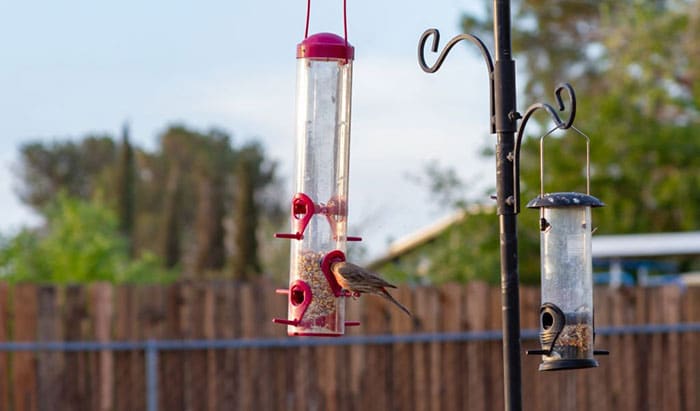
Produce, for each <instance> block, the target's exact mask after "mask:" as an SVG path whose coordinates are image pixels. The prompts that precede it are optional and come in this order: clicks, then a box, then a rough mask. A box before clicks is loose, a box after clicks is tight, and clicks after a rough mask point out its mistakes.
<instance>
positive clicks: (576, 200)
mask: <svg viewBox="0 0 700 411" xmlns="http://www.w3.org/2000/svg"><path fill="white" fill-rule="evenodd" d="M572 128H573V129H574V130H575V131H577V132H578V133H579V134H581V135H583V136H584V137H585V138H586V194H583V193H574V192H564V193H552V194H544V183H543V181H544V174H543V173H544V172H543V167H544V161H543V148H544V138H545V137H546V136H547V135H549V134H551V132H552V131H554V130H556V128H555V129H553V130H552V131H550V132H549V133H547V134H545V135H544V136H543V137H542V138H541V139H540V195H539V196H538V197H537V198H535V199H533V200H531V201H530V202H529V203H528V204H527V206H528V207H529V208H539V209H540V254H541V275H542V285H541V287H542V305H541V307H540V344H541V349H540V350H529V351H528V354H541V355H542V363H541V364H540V367H539V369H540V371H549V370H564V369H574V368H589V367H597V366H598V362H597V361H596V360H595V359H594V354H607V353H608V352H607V351H602V350H599V351H596V350H594V348H593V342H594V334H595V331H594V327H593V279H592V259H591V235H592V230H591V208H592V207H602V206H603V205H604V204H603V203H602V202H601V201H600V200H598V199H597V198H595V197H593V196H591V195H590V159H589V139H588V137H587V136H586V135H585V134H583V133H582V132H581V131H580V130H578V129H576V127H572Z"/></svg>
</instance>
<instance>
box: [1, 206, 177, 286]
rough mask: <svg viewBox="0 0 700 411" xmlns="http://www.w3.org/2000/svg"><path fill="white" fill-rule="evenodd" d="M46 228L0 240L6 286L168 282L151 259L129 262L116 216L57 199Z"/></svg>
mask: <svg viewBox="0 0 700 411" xmlns="http://www.w3.org/2000/svg"><path fill="white" fill-rule="evenodd" d="M45 215H46V218H47V221H46V226H45V227H43V228H41V229H38V230H29V229H25V230H23V231H21V232H20V233H19V234H17V235H16V236H14V237H12V238H4V239H2V241H0V276H2V278H3V279H5V280H8V281H32V282H52V283H75V282H90V281H111V282H153V281H159V282H160V281H166V280H168V279H174V275H173V274H172V273H170V272H168V271H165V270H163V269H161V268H160V262H159V261H158V259H157V257H155V256H154V255H152V254H144V255H142V256H141V257H140V258H139V259H137V260H131V259H130V258H129V254H128V245H127V241H126V239H125V238H124V237H123V236H121V235H120V233H119V225H118V221H117V218H116V215H115V214H114V213H112V212H110V211H109V210H108V209H107V208H105V207H102V206H100V205H96V204H92V203H90V202H87V201H85V200H80V199H76V198H71V197H68V196H67V195H65V194H59V195H58V196H57V197H56V199H55V201H53V202H52V203H51V204H50V205H48V206H47V209H46V214H45Z"/></svg>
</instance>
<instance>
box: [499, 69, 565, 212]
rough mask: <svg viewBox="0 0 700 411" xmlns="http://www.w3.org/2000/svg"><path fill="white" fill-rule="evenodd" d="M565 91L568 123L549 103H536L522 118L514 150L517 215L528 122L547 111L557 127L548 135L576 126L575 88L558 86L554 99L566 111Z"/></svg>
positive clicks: (559, 107)
mask: <svg viewBox="0 0 700 411" xmlns="http://www.w3.org/2000/svg"><path fill="white" fill-rule="evenodd" d="M564 91H566V94H567V95H568V97H569V104H568V105H569V117H567V119H566V121H563V120H562V119H561V117H559V114H558V113H557V110H556V109H555V108H554V107H552V106H551V105H549V104H547V103H535V104H533V105H531V106H530V107H528V109H527V111H526V112H525V114H524V115H523V117H522V121H521V123H520V125H519V126H518V132H517V134H516V137H515V147H514V148H513V178H514V187H515V193H514V194H515V204H514V207H515V213H516V214H517V213H518V212H519V211H520V147H521V144H522V139H523V133H524V132H525V127H526V126H527V122H528V121H529V120H530V117H532V115H533V114H535V112H536V111H537V110H545V111H546V112H547V113H548V114H549V115H550V117H551V118H552V121H554V125H555V126H554V128H553V129H552V130H550V131H549V132H548V133H547V134H550V133H551V132H553V131H554V130H557V129H561V130H566V129H569V128H571V127H572V126H573V124H574V119H575V118H576V93H575V92H574V88H573V87H571V84H569V83H563V84H560V85H558V86H557V88H556V89H555V90H554V97H555V99H556V101H557V107H558V109H559V111H560V112H563V111H565V110H566V104H564V98H563V97H562V94H563V93H564ZM574 129H575V128H574ZM577 131H578V130H577Z"/></svg>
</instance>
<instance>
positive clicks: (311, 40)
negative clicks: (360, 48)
mask: <svg viewBox="0 0 700 411" xmlns="http://www.w3.org/2000/svg"><path fill="white" fill-rule="evenodd" d="M297 58H298V59H301V58H320V59H344V60H353V59H354V58H355V48H354V47H353V46H351V45H350V43H348V42H346V41H345V39H344V38H342V37H340V36H338V35H335V34H333V33H317V34H314V35H311V36H309V37H307V38H305V39H304V41H302V42H301V43H299V44H298V45H297Z"/></svg>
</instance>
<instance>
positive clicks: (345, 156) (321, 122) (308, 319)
mask: <svg viewBox="0 0 700 411" xmlns="http://www.w3.org/2000/svg"><path fill="white" fill-rule="evenodd" d="M345 27H346V29H345V38H343V37H340V36H337V35H335V34H331V33H318V34H314V35H312V36H308V14H307V22H306V33H305V38H304V41H302V42H301V43H300V44H299V45H298V46H297V61H298V64H297V89H296V105H297V119H296V151H297V154H296V165H297V167H296V188H295V189H296V194H295V195H294V197H293V198H292V204H291V229H292V232H291V233H279V234H276V237H277V238H287V239H290V240H291V241H292V245H291V258H290V276H289V288H288V289H281V290H277V292H278V293H281V294H287V295H288V296H289V310H288V319H279V318H276V319H274V320H273V321H274V322H276V323H280V324H287V326H288V328H287V332H288V334H289V335H306V336H340V335H343V334H344V333H345V327H346V326H350V325H358V324H359V323H357V322H346V321H345V297H346V296H347V295H346V292H345V291H344V290H343V289H342V288H341V287H340V285H338V283H337V282H336V280H335V277H334V276H333V274H332V273H331V272H330V265H331V264H332V263H333V262H334V261H345V250H346V242H347V241H359V240H361V239H360V238H359V237H348V236H347V216H348V171H349V159H350V106H351V86H352V61H353V58H354V51H355V50H354V48H353V47H352V46H351V45H350V44H349V43H348V41H347V25H346V26H345Z"/></svg>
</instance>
